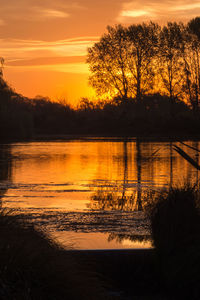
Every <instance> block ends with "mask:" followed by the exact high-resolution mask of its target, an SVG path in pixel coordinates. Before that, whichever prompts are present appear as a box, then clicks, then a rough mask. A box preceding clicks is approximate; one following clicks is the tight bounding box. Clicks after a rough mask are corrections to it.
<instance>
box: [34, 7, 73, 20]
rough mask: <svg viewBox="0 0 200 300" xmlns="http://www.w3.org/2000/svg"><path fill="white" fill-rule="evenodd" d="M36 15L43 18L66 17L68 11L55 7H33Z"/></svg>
mask: <svg viewBox="0 0 200 300" xmlns="http://www.w3.org/2000/svg"><path fill="white" fill-rule="evenodd" d="M35 11H36V12H37V16H38V17H44V18H68V17H69V16H70V14H69V13H67V12H64V11H59V10H55V9H43V10H41V9H40V8H35Z"/></svg>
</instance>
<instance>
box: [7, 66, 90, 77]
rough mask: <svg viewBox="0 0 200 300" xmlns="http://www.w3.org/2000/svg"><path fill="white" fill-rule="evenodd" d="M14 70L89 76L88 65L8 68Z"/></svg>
mask: <svg viewBox="0 0 200 300" xmlns="http://www.w3.org/2000/svg"><path fill="white" fill-rule="evenodd" d="M9 68H12V69H13V70H15V71H17V72H26V71H54V72H61V73H72V74H88V73H89V68H88V65H86V64H83V63H67V64H49V65H35V66H7V69H9Z"/></svg>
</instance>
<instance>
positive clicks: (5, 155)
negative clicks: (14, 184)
mask: <svg viewBox="0 0 200 300" xmlns="http://www.w3.org/2000/svg"><path fill="white" fill-rule="evenodd" d="M11 168H12V160H11V153H10V146H9V145H0V200H1V199H2V197H3V196H4V195H5V193H6V191H7V181H9V180H10V179H11Z"/></svg>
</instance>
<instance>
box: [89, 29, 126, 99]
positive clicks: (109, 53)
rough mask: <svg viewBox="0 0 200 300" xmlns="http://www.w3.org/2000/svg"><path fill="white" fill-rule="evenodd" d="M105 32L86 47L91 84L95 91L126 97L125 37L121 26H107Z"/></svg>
mask: <svg viewBox="0 0 200 300" xmlns="http://www.w3.org/2000/svg"><path fill="white" fill-rule="evenodd" d="M107 31H108V32H107V33H106V34H104V35H103V36H102V37H101V39H100V41H99V42H98V43H96V44H94V46H93V47H91V48H89V49H88V56H87V63H89V67H90V71H91V73H92V75H91V76H90V78H89V82H90V84H91V86H93V87H94V88H95V89H96V91H97V93H98V94H100V95H102V94H108V95H112V96H114V95H117V96H119V97H120V98H127V96H128V95H129V79H128V72H127V71H128V67H127V37H126V30H125V28H124V27H123V26H121V25H118V26H115V27H111V26H108V27H107Z"/></svg>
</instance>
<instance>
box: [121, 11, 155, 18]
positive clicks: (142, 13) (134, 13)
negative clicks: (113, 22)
mask: <svg viewBox="0 0 200 300" xmlns="http://www.w3.org/2000/svg"><path fill="white" fill-rule="evenodd" d="M147 15H150V16H151V15H152V14H151V12H150V11H148V10H142V9H139V10H123V11H122V12H121V17H131V18H136V17H142V16H147Z"/></svg>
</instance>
